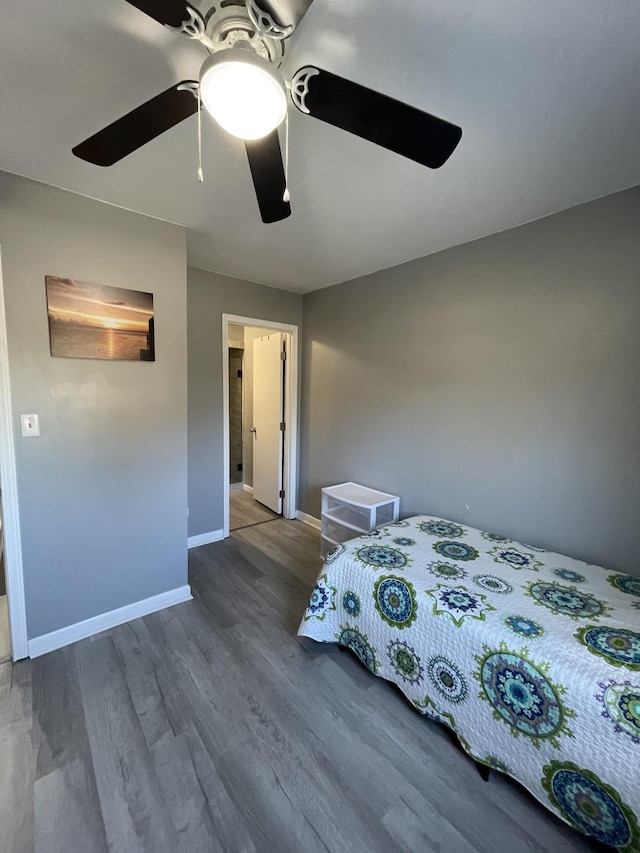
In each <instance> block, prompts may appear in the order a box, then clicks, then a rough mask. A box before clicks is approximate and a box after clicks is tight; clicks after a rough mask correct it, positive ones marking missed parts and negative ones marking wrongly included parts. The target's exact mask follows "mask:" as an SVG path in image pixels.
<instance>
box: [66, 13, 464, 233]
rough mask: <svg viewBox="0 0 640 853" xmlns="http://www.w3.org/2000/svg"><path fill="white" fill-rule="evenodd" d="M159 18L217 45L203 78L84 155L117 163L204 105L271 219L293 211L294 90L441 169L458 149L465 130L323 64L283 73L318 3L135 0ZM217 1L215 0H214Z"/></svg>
mask: <svg viewBox="0 0 640 853" xmlns="http://www.w3.org/2000/svg"><path fill="white" fill-rule="evenodd" d="M126 1H127V2H128V3H130V4H131V5H132V6H135V7H136V8H137V9H139V10H140V11H141V12H144V13H145V14H147V15H149V16H150V17H151V18H153V19H154V20H156V21H157V22H158V23H159V24H163V25H164V26H166V27H168V28H170V29H172V30H174V31H175V32H178V33H182V34H184V35H186V36H188V37H189V38H192V39H197V40H198V41H200V42H201V43H202V44H203V45H204V47H205V48H206V49H207V51H208V52H209V56H208V57H207V59H205V61H204V63H203V65H202V68H201V69H200V79H199V80H183V81H182V82H181V83H178V84H176V85H175V86H172V87H171V88H170V89H167V90H166V91H165V92H162V93H161V94H159V95H156V96H155V97H154V98H151V100H149V101H147V102H146V103H144V104H142V105H141V106H139V107H137V108H136V109H134V110H132V111H131V112H129V113H127V114H126V115H125V116H122V118H120V119H118V120H117V121H114V122H113V123H112V124H110V125H108V126H107V127H105V128H104V129H103V130H100V131H98V132H97V133H95V134H94V135H93V136H91V137H89V139H86V140H85V141H84V142H81V143H80V144H79V145H76V146H75V148H73V153H74V154H75V155H76V157H79V158H81V159H82V160H86V161H87V162H89V163H94V164H95V165H98V166H111V165H113V164H114V163H117V162H118V160H121V159H122V158H123V157H126V156H127V155H128V154H131V153H132V152H133V151H135V150H136V149H138V148H140V147H141V146H142V145H144V144H145V143H147V142H150V141H151V140H152V139H155V138H156V137H157V136H160V134H162V133H164V132H165V131H166V130H169V129H170V128H172V127H174V126H175V125H177V124H179V123H180V122H181V121H183V120H184V119H186V118H188V117H189V116H191V115H194V114H195V113H197V112H198V111H199V108H200V102H202V104H203V105H204V107H205V108H206V109H207V111H208V112H210V113H211V115H212V116H213V117H214V119H216V121H217V122H218V123H219V124H220V125H221V126H222V127H223V128H224V129H225V130H227V131H229V132H230V133H232V134H234V135H235V136H238V137H240V138H242V139H244V141H245V147H246V151H247V156H248V159H249V168H250V170H251V176H252V178H253V183H254V187H255V191H256V196H257V199H258V206H259V208H260V214H261V217H262V221H263V222H277V221H279V220H281V219H286V218H287V217H288V216H289V215H290V214H291V205H290V203H289V194H288V190H287V187H286V178H285V170H284V166H283V162H282V153H281V150H280V140H279V137H278V130H277V128H278V126H279V125H280V124H281V123H282V121H283V119H284V118H285V115H286V111H287V102H288V99H287V92H288V94H289V97H290V99H291V101H292V103H293V104H294V105H295V106H296V107H297V109H298V110H300V112H302V113H305V114H307V115H310V116H312V117H313V118H318V119H321V120H322V121H325V122H327V123H328V124H332V125H334V126H335V127H339V128H342V129H343V130H347V131H349V132H350V133H354V134H356V135H357V136H360V137H362V138H363V139H368V140H369V141H370V142H374V143H375V144H376V145H380V146H382V147H383V148H386V149H388V150H389V151H394V152H395V153H396V154H400V155H402V156H403V157H408V158H410V159H411V160H415V161H416V162H417V163H421V164H422V165H424V166H428V167H429V168H430V169H437V168H439V167H440V166H442V165H443V163H445V162H446V161H447V160H448V158H449V157H450V156H451V154H452V153H453V151H454V149H455V148H456V146H457V144H458V142H459V141H460V137H461V136H462V130H461V128H459V127H457V126H456V125H454V124H451V123H449V122H448V121H445V120H444V119H441V118H437V117H436V116H433V115H430V114H429V113H425V112H422V111H421V110H418V109H416V108H415V107H412V106H409V105H408V104H404V103H402V102H401V101H397V100H395V99H394V98H390V97H388V96H387V95H382V94H380V93H378V92H374V91H373V90H371V89H367V88H365V87H364V86H360V85H359V84H358V83H353V82H351V81H349V80H345V79H344V78H342V77H338V76H337V75H335V74H331V73H330V72H328V71H323V70H322V69H320V68H317V67H316V66H311V65H306V66H304V67H303V68H300V69H299V70H298V71H297V72H296V73H295V74H294V75H293V77H292V78H291V80H290V81H287V82H285V80H284V78H283V77H282V74H281V73H280V71H279V68H280V65H281V63H282V60H283V58H284V55H285V49H286V39H288V38H289V36H290V35H291V34H292V33H293V32H294V30H295V28H296V27H297V26H298V24H299V23H300V21H301V20H302V18H303V16H304V14H305V13H306V12H307V10H308V8H309V6H310V5H311V3H312V0H261V5H260V6H258V4H257V2H256V0H214V3H215V5H212V6H211V8H209V11H208V12H207V13H206V14H203V13H202V12H201V11H200V10H199V9H198V8H196V7H195V6H192V5H191V4H190V3H188V2H186V0H126ZM208 2H209V3H211V0H208Z"/></svg>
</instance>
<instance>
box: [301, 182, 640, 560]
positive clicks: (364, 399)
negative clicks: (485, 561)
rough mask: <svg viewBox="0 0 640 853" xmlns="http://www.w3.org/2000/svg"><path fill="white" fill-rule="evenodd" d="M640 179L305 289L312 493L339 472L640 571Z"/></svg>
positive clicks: (316, 506) (409, 500) (405, 506)
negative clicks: (422, 254) (477, 236)
mask: <svg viewBox="0 0 640 853" xmlns="http://www.w3.org/2000/svg"><path fill="white" fill-rule="evenodd" d="M639 235H640V188H635V189H632V190H628V191H625V192H622V193H618V194H616V195H613V196H609V197H607V198H604V199H601V200H598V201H595V202H591V203H589V204H586V205H582V206H580V207H577V208H573V209H572V210H568V211H565V212H562V213H558V214H556V215H554V216H550V217H548V218H546V219H542V220H538V221H536V222H533V223H530V224H528V225H524V226H522V227H520V228H515V229H513V230H510V231H506V232H503V233H501V234H496V235H494V236H491V237H487V238H485V239H482V240H478V241H476V242H474V243H469V244H467V245H464V246H459V247H457V248H454V249H450V250H447V251H445V252H441V253H439V254H436V255H431V256H429V257H426V258H422V259H420V260H416V261H412V262H410V263H407V264H404V265H402V266H399V267H396V268H393V269H389V270H385V271H382V272H379V273H376V274H373V275H370V276H366V277H364V278H361V279H357V280H355V281H352V282H348V283H345V284H342V285H337V286H335V287H331V288H328V289H326V290H320V291H316V292H314V293H311V294H308V295H306V296H305V299H304V334H303V380H302V395H303V396H302V451H301V454H302V458H301V476H300V488H299V507H300V509H302V510H304V511H306V512H308V513H310V514H311V515H314V516H318V515H319V512H320V488H321V487H322V486H324V485H328V484H331V483H338V482H342V481H344V480H355V481H357V482H361V483H363V484H365V485H369V486H373V487H376V488H379V489H382V490H384V491H388V492H392V493H395V494H399V495H400V496H401V511H402V513H403V515H405V516H406V515H409V514H414V513H418V512H426V513H433V514H435V515H439V516H443V517H445V518H450V519H454V520H459V521H464V522H468V523H469V524H471V525H473V526H476V527H480V528H482V529H485V530H492V531H495V532H498V533H502V534H505V535H507V536H510V537H514V538H516V539H519V540H522V541H525V542H531V543H532V544H538V545H539V546H542V547H546V548H550V549H552V550H556V551H560V552H564V553H567V554H569V555H571V556H575V557H578V558H582V559H586V560H588V561H591V562H595V563H598V564H603V565H606V566H608V567H611V568H613V569H618V570H622V571H628V572H631V573H633V574H640V563H639V562H638V554H639V553H640V524H638V517H639V515H640V333H639V332H640V272H639V271H640V240H639V239H638V237H639Z"/></svg>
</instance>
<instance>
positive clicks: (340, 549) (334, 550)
mask: <svg viewBox="0 0 640 853" xmlns="http://www.w3.org/2000/svg"><path fill="white" fill-rule="evenodd" d="M346 550H347V549H346V548H345V546H344V545H333V546H332V547H331V548H329V550H328V551H327V553H326V556H325V558H324V561H325V563H333V561H334V560H337V559H338V557H339V556H340V555H341V554H344V552H345V551H346Z"/></svg>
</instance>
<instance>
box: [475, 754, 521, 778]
mask: <svg viewBox="0 0 640 853" xmlns="http://www.w3.org/2000/svg"><path fill="white" fill-rule="evenodd" d="M479 760H480V761H482V763H483V764H486V765H487V767H490V768H491V769H492V770H499V771H500V772H501V773H509V774H510V775H513V770H512V769H511V767H509V765H508V764H506V763H505V762H504V761H503V760H502V759H501V758H498V756H497V755H493V754H492V753H489V754H488V755H485V756H484V757H483V758H480V759H479Z"/></svg>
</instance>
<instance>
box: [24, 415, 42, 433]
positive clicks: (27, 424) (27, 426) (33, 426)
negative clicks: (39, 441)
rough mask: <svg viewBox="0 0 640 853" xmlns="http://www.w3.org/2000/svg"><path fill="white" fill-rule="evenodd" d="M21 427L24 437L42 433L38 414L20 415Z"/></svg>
mask: <svg viewBox="0 0 640 853" xmlns="http://www.w3.org/2000/svg"><path fill="white" fill-rule="evenodd" d="M20 428H21V429H22V437H23V438H33V437H34V436H36V435H40V420H39V418H38V416H37V415H20Z"/></svg>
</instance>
